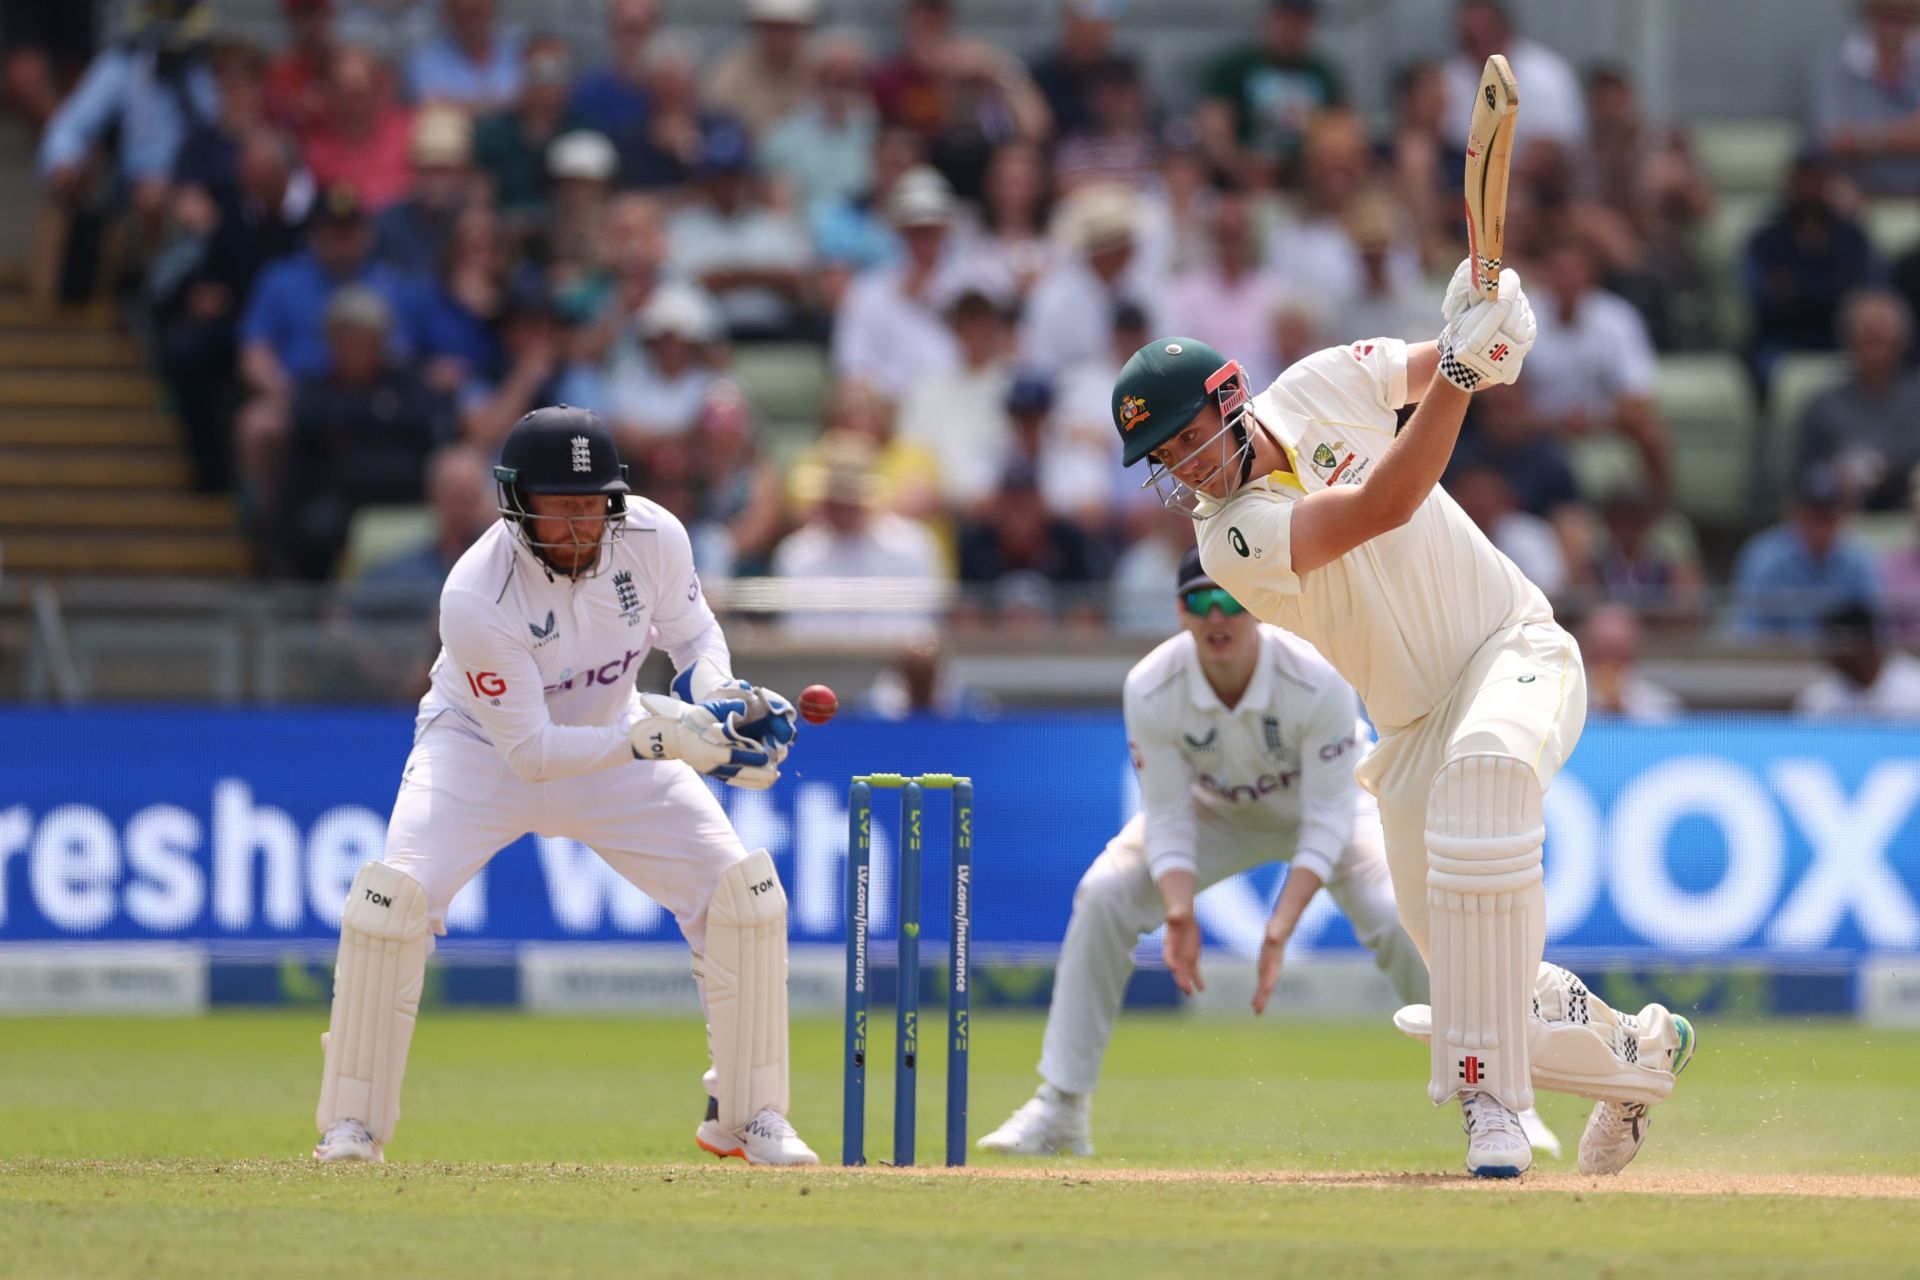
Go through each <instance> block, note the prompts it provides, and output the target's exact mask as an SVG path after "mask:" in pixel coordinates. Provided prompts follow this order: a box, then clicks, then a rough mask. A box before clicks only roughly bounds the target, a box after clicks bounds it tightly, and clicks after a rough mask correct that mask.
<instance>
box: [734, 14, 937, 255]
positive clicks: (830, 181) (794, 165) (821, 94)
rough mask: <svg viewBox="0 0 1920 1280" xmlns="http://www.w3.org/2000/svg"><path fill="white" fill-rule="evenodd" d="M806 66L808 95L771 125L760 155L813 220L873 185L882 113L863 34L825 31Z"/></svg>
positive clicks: (791, 201)
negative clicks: (872, 85) (876, 105)
mask: <svg viewBox="0 0 1920 1280" xmlns="http://www.w3.org/2000/svg"><path fill="white" fill-rule="evenodd" d="M807 67H808V77H809V79H808V92H807V94H806V95H805V96H804V97H802V98H801V99H800V101H799V102H798V103H797V104H796V105H795V106H794V108H793V110H792V111H790V112H788V113H787V114H786V115H785V116H783V117H781V119H779V120H778V121H776V122H775V123H774V124H773V126H772V127H771V128H770V129H768V130H767V131H766V133H765V134H764V136H763V138H762V142H761V146H760V151H759V154H760V168H761V171H762V172H763V173H765V174H766V175H767V176H768V177H770V178H772V179H773V180H774V181H775V183H776V184H777V185H778V187H779V188H780V189H781V190H782V192H783V194H784V199H785V203H786V206H787V207H788V208H790V209H793V210H794V211H796V212H797V213H799V214H800V215H801V216H802V217H804V218H807V219H808V220H809V221H811V220H812V219H813V217H814V216H815V215H816V214H817V213H819V212H820V211H822V210H826V209H831V208H833V207H835V206H837V205H840V204H842V203H845V202H847V201H850V200H855V199H857V198H859V197H860V196H862V195H864V194H865V193H866V192H867V191H868V190H869V189H870V188H871V186H872V183H873V147H874V139H875V138H876V137H877V136H878V133H879V121H880V117H879V114H878V113H877V112H876V111H875V110H874V107H873V93H872V91H871V90H870V89H869V88H868V87H867V45H866V41H865V40H863V39H862V38H861V37H859V36H858V35H853V34H850V33H843V34H833V35H828V36H826V37H824V38H822V39H821V40H820V41H819V42H818V43H817V44H816V45H815V46H814V48H813V53H812V56H811V57H810V58H809V59H808V62H807ZM916 155H917V152H916Z"/></svg>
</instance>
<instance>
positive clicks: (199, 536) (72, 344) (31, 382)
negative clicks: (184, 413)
mask: <svg viewBox="0 0 1920 1280" xmlns="http://www.w3.org/2000/svg"><path fill="white" fill-rule="evenodd" d="M192 485H193V476H192V471H191V468H190V467H189V466H188V463H187V459H186V455H185V453H184V451H183V450H182V448H181V438H180V429H179V427H178V425H177V424H176V422H175V421H174V419H173V416H172V415H171V413H170V412H169V411H168V410H167V407H166V394H165V391H164V389H163V387H162V386H161V384H160V383H159V381H158V380H156V379H155V378H154V377H152V376H151V375H150V374H149V372H148V371H147V366H146V360H145V356H144V354H143V353H142V351H141V349H140V348H139V346H138V345H137V344H135V343H134V342H133V341H132V340H131V339H129V338H128V337H126V336H125V335H124V334H123V333H121V332H120V330H119V328H118V326H117V325H116V324H115V322H114V317H113V313H112V311H111V309H110V308H108V307H107V306H105V305H97V306H87V307H66V308H57V309H56V308H49V307H47V306H45V305H44V304H42V303H40V302H39V301H37V300H35V299H34V298H32V297H31V296H29V295H28V294H27V293H26V292H25V291H24V287H23V285H22V283H21V279H20V273H19V272H17V271H15V272H14V273H12V274H11V275H9V274H8V271H7V269H6V268H5V266H4V264H0V565H4V566H5V570H6V572H7V574H8V575H9V576H15V575H29V574H44V575H48V576H70V575H80V574H105V575H113V576H128V575H132V576H146V575H150V576H167V577H181V576H192V577H233V576H236V575H240V574H244V573H247V572H249V571H250V570H251V568H252V553H251V551H250V549H249V547H248V544H247V542H246V541H245V539H244V538H243V537H242V536H241V534H240V532H239V528H240V520H239V514H238V511H237V509H236V507H235V505H234V503H233V500H232V499H231V498H227V497H214V496H208V495H204V494H198V493H195V492H193V488H192Z"/></svg>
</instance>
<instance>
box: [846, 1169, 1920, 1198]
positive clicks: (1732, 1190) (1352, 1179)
mask: <svg viewBox="0 0 1920 1280" xmlns="http://www.w3.org/2000/svg"><path fill="white" fill-rule="evenodd" d="M843 1172H844V1171H843ZM872 1172H876V1173H879V1174H882V1175H884V1176H889V1177H902V1178H909V1177H961V1178H1008V1179H1012V1180H1015V1181H1026V1182H1062V1183H1069V1184H1071V1183H1093V1182H1148V1183H1152V1182H1160V1183H1233V1184H1240V1185H1252V1184H1268V1185H1272V1186H1283V1187H1381V1188H1386V1189H1390V1190H1428V1189H1432V1190H1440V1191H1551V1192H1560V1193H1572V1194H1586V1193H1588V1192H1592V1193H1595V1194H1603V1195H1612V1194H1629V1195H1694V1196H1836V1197H1845V1198H1849V1199H1886V1200H1920V1177H1907V1176H1902V1175H1898V1174H1857V1175H1855V1174H1831V1173H1828V1174H1790V1173H1770V1174H1719V1173H1677V1172H1665V1171H1649V1172H1646V1173H1639V1174H1635V1173H1627V1174H1622V1175H1620V1176H1619V1177H1614V1178H1590V1177H1583V1176H1581V1175H1580V1174H1577V1173H1546V1172H1540V1173H1530V1174H1528V1175H1527V1176H1526V1177H1524V1178H1518V1179H1511V1180H1491V1179H1484V1178H1469V1177H1467V1176H1466V1175H1465V1174H1452V1173H1307V1172H1300V1171H1288V1170H1268V1171H1253V1170H1224V1169H1113V1168H1085V1169H1079V1168H1074V1167H1072V1166H1066V1167H1061V1166H1053V1167H1049V1168H1025V1167H1013V1166H1007V1165H989V1166H984V1167H980V1166H968V1167H967V1168H964V1169H947V1168H924V1169H921V1168H915V1169H892V1168H884V1167H883V1168H879V1169H875V1170H872Z"/></svg>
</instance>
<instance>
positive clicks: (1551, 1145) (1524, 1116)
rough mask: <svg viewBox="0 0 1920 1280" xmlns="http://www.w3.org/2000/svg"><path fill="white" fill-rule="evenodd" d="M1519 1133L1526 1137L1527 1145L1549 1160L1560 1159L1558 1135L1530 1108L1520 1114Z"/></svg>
mask: <svg viewBox="0 0 1920 1280" xmlns="http://www.w3.org/2000/svg"><path fill="white" fill-rule="evenodd" d="M1520 1131H1521V1132H1522V1133H1524V1134H1526V1135H1527V1145H1529V1146H1531V1147H1532V1148H1533V1149H1534V1150H1535V1151H1538V1152H1539V1153H1540V1154H1541V1155H1543V1156H1546V1157H1548V1158H1549V1159H1553V1160H1558V1159H1559V1158H1560V1135H1559V1134H1557V1133H1555V1132H1554V1131H1553V1130H1552V1129H1549V1128H1548V1127H1547V1122H1546V1121H1545V1120H1542V1119H1541V1118H1540V1113H1539V1112H1538V1111H1535V1110H1534V1109H1533V1108H1532V1107H1528V1108H1527V1109H1526V1110H1525V1111H1522V1112H1521V1113H1520Z"/></svg>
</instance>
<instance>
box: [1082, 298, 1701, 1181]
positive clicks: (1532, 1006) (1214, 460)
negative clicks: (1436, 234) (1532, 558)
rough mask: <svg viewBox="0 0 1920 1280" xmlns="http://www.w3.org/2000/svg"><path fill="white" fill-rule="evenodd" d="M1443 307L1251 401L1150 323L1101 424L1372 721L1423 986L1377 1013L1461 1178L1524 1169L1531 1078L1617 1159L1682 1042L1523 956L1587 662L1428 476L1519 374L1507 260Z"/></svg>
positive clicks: (1527, 343) (1195, 348)
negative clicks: (1109, 417) (1446, 1119)
mask: <svg viewBox="0 0 1920 1280" xmlns="http://www.w3.org/2000/svg"><path fill="white" fill-rule="evenodd" d="M1442 311H1443V320H1444V326H1445V327H1444V328H1443V329H1442V331H1441V334H1440V338H1439V340H1438V342H1434V343H1422V344H1419V345H1417V346H1413V347H1409V346H1408V345H1407V344H1405V343H1403V342H1399V341H1396V340H1394V339H1389V338H1379V339H1375V340H1373V341H1369V342H1356V343H1354V344H1352V345H1351V346H1345V347H1334V348H1330V349H1328V350H1325V351H1321V352H1318V353H1316V354H1314V355H1312V356H1309V357H1307V358H1306V359H1304V360H1302V361H1300V362H1298V363H1297V364H1296V365H1294V366H1293V367H1292V368H1290V369H1288V370H1287V371H1286V372H1285V373H1284V374H1282V375H1281V376H1280V377H1279V378H1278V379H1277V380H1276V381H1275V382H1274V383H1273V385H1272V386H1271V387H1269V388H1268V389H1267V390H1266V391H1265V392H1264V393H1262V394H1260V395H1258V396H1254V395H1253V394H1252V389H1251V388H1250V387H1249V386H1248V385H1247V378H1246V373H1245V370H1243V369H1242V368H1241V366H1240V365H1239V363H1238V362H1237V361H1230V360H1228V359H1226V358H1225V357H1224V356H1222V355H1221V354H1220V353H1219V352H1218V351H1215V350H1214V349H1213V348H1211V347H1209V346H1207V345H1206V344H1204V343H1201V342H1197V341H1194V340H1192V339H1188V338H1179V337H1173V338H1161V339H1157V340H1156V341H1154V342H1151V343H1148V344H1147V345H1146V346H1145V347H1142V348H1141V349H1140V350H1139V351H1138V352H1137V353H1135V355H1134V356H1133V357H1132V359H1130V360H1129V361H1128V363H1127V365H1126V367H1125V368H1123V369H1122V370H1121V373H1120V377H1119V380H1118V381H1117V383H1116V384H1115V386H1114V392H1113V415H1114V422H1115V425H1116V426H1117V428H1118V429H1119V432H1120V436H1121V439H1122V441H1123V449H1124V455H1125V460H1126V462H1127V463H1128V464H1129V465H1131V464H1133V463H1135V462H1138V461H1140V460H1141V459H1142V458H1147V457H1151V458H1152V459H1153V468H1152V471H1151V473H1150V475H1149V482H1150V483H1153V484H1154V485H1155V486H1156V488H1159V489H1160V490H1161V492H1162V495H1163V497H1164V498H1165V499H1166V501H1167V502H1168V505H1170V506H1173V507H1175V508H1176V509H1179V510H1182V511H1185V512H1187V513H1188V514H1189V515H1192V516H1193V517H1194V518H1195V519H1196V520H1198V522H1199V543H1200V554H1201V558H1202V561H1203V563H1204V564H1205V565H1206V568H1207V571H1208V573H1210V574H1211V575H1212V576H1213V578H1214V580H1215V581H1217V582H1219V583H1220V585H1221V586H1223V587H1225V588H1226V589H1227V590H1229V591H1231V592H1232V593H1233V595H1234V597H1235V598H1236V599H1238V600H1240V601H1241V602H1242V603H1244V604H1245V605H1246V606H1247V607H1248V608H1249V609H1251V610H1252V611H1253V612H1254V613H1255V614H1257V615H1258V616H1260V617H1261V618H1263V619H1265V620H1266V621H1269V622H1272V623H1275V624H1277V625H1279V626H1282V627H1285V628H1286V629H1287V630H1289V631H1291V632H1293V633H1295V634H1296V635H1299V636H1300V637H1301V638H1303V639H1305V640H1307V641H1308V642H1309V643H1311V644H1312V645H1313V646H1314V647H1315V648H1316V649H1318V650H1319V651H1320V652H1321V653H1322V654H1323V655H1325V657H1326V658H1327V660H1328V661H1329V662H1331V663H1332V664H1333V666H1334V668H1335V669H1336V670H1338V671H1339V672H1340V674H1341V675H1343V676H1344V677H1346V679H1347V680H1348V681H1349V682H1351V683H1352V685H1353V686H1354V688H1355V689H1357V690H1358V691H1359V693H1360V696H1361V698H1362V699H1363V700H1364V702H1365V703H1366V706H1367V710H1368V713H1369V714H1370V715H1371V717H1372V719H1373V721H1374V724H1375V725H1376V726H1377V727H1378V728H1379V730H1380V735H1381V741H1380V743H1379V745H1378V746H1377V747H1376V748H1375V749H1374V751H1373V753H1372V754H1371V755H1370V756H1369V757H1368V758H1367V759H1366V760H1365V761H1364V762H1363V763H1362V765H1361V767H1360V770H1359V777H1360V781H1361V783H1362V785H1364V786H1365V787H1366V788H1367V789H1368V790H1369V791H1371V792H1372V793H1373V794H1374V795H1375V796H1376V797H1377V798H1378V799H1379V802H1380V810H1381V818H1382V821H1383V822H1384V825H1385V831H1386V842H1387V862H1388V867H1389V870H1390V871H1391V872H1392V876H1393V883H1394V891H1395V894H1396V896H1397V898H1398V900H1399V905H1400V919H1401V922H1402V923H1403V924H1404V925H1405V926H1406V929H1407V932H1408V933H1409V934H1410V935H1411V936H1412V937H1413V940H1414V941H1415V942H1416V943H1417V944H1418V945H1419V947H1420V949H1421V951H1422V953H1423V954H1424V955H1425V956H1426V958H1427V961H1428V966H1429V970H1430V972H1431V974H1432V991H1433V1006H1432V1008H1431V1010H1429V1009H1428V1007H1427V1006H1424V1005H1412V1006H1409V1007H1408V1008H1406V1009H1403V1010H1401V1012H1400V1014H1399V1015H1398V1016H1397V1017H1396V1019H1395V1020H1396V1023H1397V1024H1398V1025H1400V1027H1401V1029H1402V1030H1405V1031H1407V1032H1408V1033H1409V1034H1412V1035H1416V1036H1421V1037H1425V1038H1430V1041H1431V1046H1432V1048H1431V1054H1430V1070H1431V1075H1430V1080H1429V1085H1428V1096H1429V1097H1430V1098H1432V1100H1433V1102H1434V1103H1435V1104H1436V1105H1439V1104H1442V1103H1445V1102H1447V1101H1448V1100H1450V1099H1451V1098H1454V1097H1456V1096H1457V1097H1459V1099H1460V1103H1461V1110H1462V1113H1463V1126H1464V1128H1465V1129H1466V1132H1467V1137H1468V1142H1467V1168H1468V1170H1469V1172H1471V1173H1474V1174H1476V1175H1480V1176H1486V1177H1515V1176H1518V1175H1519V1174H1521V1173H1524V1172H1525V1171H1526V1170H1527V1169H1528V1168H1529V1167H1530V1166H1531V1164H1532V1152H1531V1151H1530V1149H1529V1145H1528V1142H1527V1139H1526V1137H1525V1135H1524V1132H1523V1129H1522V1126H1521V1123H1520V1114H1519V1113H1521V1112H1522V1111H1524V1110H1525V1109H1526V1108H1528V1107H1530V1106H1531V1105H1532V1104H1533V1089H1534V1086H1535V1085H1536V1084H1538V1085H1539V1086H1540V1087H1542V1088H1546V1089H1552V1090H1558V1091H1561V1092H1567V1093H1574V1094H1579V1095H1582V1096H1585V1097H1590V1098H1594V1099H1597V1100H1598V1102H1597V1105H1596V1106H1595V1107H1594V1110H1593V1113H1592V1115H1591V1116H1590V1117H1589V1119H1588V1122H1587V1128H1586V1131H1585V1133H1584V1134H1583V1136H1582V1138H1581V1142H1580V1169H1581V1171H1582V1172H1586V1173H1614V1172H1618V1171H1619V1170H1620V1169H1621V1168H1624V1167H1625V1165H1626V1164H1627V1162H1628V1161H1630V1160H1631V1159H1632V1158H1633V1156H1634V1155H1635V1154H1636V1153H1637V1152H1638V1151H1639V1149H1640V1145H1641V1143H1642V1141H1643V1140H1644V1138H1645V1136H1646V1131H1647V1120H1648V1108H1649V1107H1650V1106H1651V1105H1652V1104H1654V1103H1657V1102H1660V1101H1662V1100H1663V1099H1665V1098H1666V1097H1668V1096H1669V1095H1670V1094H1671V1093H1672V1091H1673V1087H1674V1077H1675V1076H1676V1074H1677V1073H1678V1072H1679V1071H1680V1069H1681V1068H1683V1067H1684V1066H1685V1065H1686V1064H1687V1062H1688V1061H1689V1060H1690V1058H1691V1056H1692V1053H1693V1048H1694V1033H1693V1028H1692V1027H1691V1026H1690V1025H1689V1024H1688V1023H1687V1021H1686V1019H1684V1018H1681V1017H1677V1016H1675V1015H1673V1014H1671V1013H1669V1012H1668V1010H1666V1009H1665V1008H1663V1007H1661V1006H1660V1005H1657V1004H1656V1005H1648V1006H1646V1007H1645V1008H1644V1009H1642V1010H1641V1011H1640V1013H1639V1014H1637V1015H1631V1016H1630V1015H1626V1014H1622V1013H1619V1012H1617V1011H1615V1010H1613V1009H1611V1008H1609V1007H1607V1006H1606V1004H1605V1003H1604V1002H1602V1001H1601V1000H1600V999H1599V998H1598V997H1596V996H1594V995H1593V994H1592V993H1591V992H1589V991H1588V990H1587V988H1586V986H1585V985H1584V984H1583V983H1582V982H1581V981H1580V980H1579V979H1578V978H1577V977H1575V976H1574V975H1573V974H1571V973H1569V972H1567V971H1566V970H1565V969H1562V968H1560V967H1558V966H1556V965H1551V964H1546V963H1544V962H1543V952H1544V949H1545V944H1546V895H1545V891H1544V888H1543V884H1542V868H1541V855H1542V847H1543V844H1544V841H1545V827H1544V825H1543V821H1542V799H1543V795H1544V792H1545V789H1546V787H1547V784H1548V783H1549V782H1551V781H1552V780H1553V777H1554V775H1555V774H1556V773H1557V772H1558V771H1559V769H1560V767H1561V766H1562V765H1563V764H1564V763H1565V761H1566V758H1567V756H1568V755H1569V754H1570V753H1571V752H1572V750H1573V746H1574V743H1575V742H1576V741H1577V740H1578V738H1579V736H1580V730H1581V728H1582V726H1583V724H1584V723H1585V718H1586V682H1585V677H1584V674H1583V672H1582V670H1581V665H1580V655H1579V652H1578V650H1577V649H1576V648H1575V646H1574V643H1573V639H1572V637H1571V636H1569V635H1568V634H1567V633H1566V632H1565V631H1564V630H1562V629H1561V627H1560V626H1559V625H1558V624H1557V623H1556V622H1555V621H1554V619H1553V611H1552V609H1551V607H1549V605H1548V604H1547V601H1546V598H1545V597H1544V596H1542V595H1541V594H1540V592H1539V590H1538V589H1537V588H1535V587H1534V585H1533V584H1532V583H1530V582H1528V581H1527V579H1526V578H1525V577H1524V576H1523V575H1522V574H1521V573H1520V571H1519V570H1518V569H1516V568H1514V566H1513V563H1512V562H1511V561H1509V560H1508V559H1507V558H1506V557H1505V556H1504V555H1502V554H1500V552H1499V551H1497V550H1495V548H1494V547H1493V544H1492V543H1490V542H1488V541H1487V539H1486V538H1485V537H1484V536H1483V535H1482V534H1481V533H1480V531H1479V530H1478V529H1477V528H1475V526H1474V524H1473V522H1472V521H1471V520H1469V519H1468V518H1467V516H1466V514H1465V513H1464V512H1463V511H1462V510H1461V509H1460V507H1459V506H1458V505H1457V504H1455V503H1454V501H1453V500H1452V499H1451V498H1450V497H1448V496H1447V494H1446V493H1445V491H1444V490H1442V489H1441V488H1440V487H1439V481H1440V475H1441V472H1442V471H1443V470H1444V469H1445V467H1446V464H1447V460H1448V458H1449V457H1450V456H1451V454H1452V451H1453V446H1454V442H1455V441H1456V440H1457V438H1458V436H1459V430H1460V423H1461V420H1462V418H1463V417H1464V415H1465V413H1466V408H1467V403H1468V399H1469V396H1470V394H1471V392H1472V391H1473V389H1474V388H1476V387H1479V386H1483V385H1490V384H1495V383H1503V382H1511V381H1513V380H1514V379H1515V378H1516V377H1517V376H1518V375H1519V372H1520V365H1521V362H1522V361H1523V360H1524V358H1525V356H1526V353H1527V351H1528V349H1529V348H1530V347H1531V346H1532V345H1533V337H1534V332H1535V327H1534V321H1533V312H1532V308H1531V307H1530V306H1529V305H1528V303H1527V300H1526V296H1525V294H1524V293H1522V292H1521V289H1520V280H1519V277H1518V276H1517V275H1516V274H1515V273H1514V272H1512V271H1507V272H1504V273H1503V274H1502V275H1501V278H1500V288H1499V291H1498V295H1497V297H1496V298H1494V299H1492V300H1480V299H1478V298H1477V296H1476V295H1475V293H1474V291H1473V289H1472V287H1471V277H1470V273H1469V266H1468V264H1467V263H1462V264H1461V267H1460V269H1459V271H1458V272H1457V273H1456V274H1455V276H1454V279H1453V282H1452V284H1451V285H1450V286H1449V288H1448V290H1447V296H1446V300H1445V302H1444V304H1443V307H1442ZM1416 401H1417V402H1418V407H1417V408H1415V409H1414V410H1413V412H1412V414H1411V416H1410V417H1409V418H1408V419H1407V421H1406V423H1405V425H1404V426H1401V425H1400V424H1399V411H1400V410H1401V409H1402V408H1403V407H1404V406H1406V405H1408V404H1410V403H1414V402H1416ZM1396 430H1397V434H1396Z"/></svg>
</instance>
